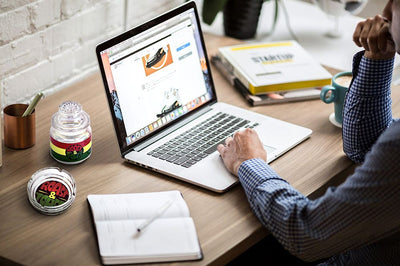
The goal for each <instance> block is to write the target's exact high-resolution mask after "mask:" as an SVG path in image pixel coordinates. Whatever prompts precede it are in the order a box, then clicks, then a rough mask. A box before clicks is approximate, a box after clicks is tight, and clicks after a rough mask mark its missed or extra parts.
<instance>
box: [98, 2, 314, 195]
mask: <svg viewBox="0 0 400 266" xmlns="http://www.w3.org/2000/svg"><path fill="white" fill-rule="evenodd" d="M96 54H97V59H98V63H99V66H100V71H101V75H102V78H103V83H104V87H105V92H106V95H107V99H108V104H109V107H110V110H111V115H112V120H113V124H114V128H115V132H116V135H117V139H118V144H119V149H120V152H121V155H122V157H123V158H124V159H125V160H127V161H128V162H131V163H133V164H136V165H139V166H142V167H145V168H147V169H150V170H152V171H155V172H158V173H162V174H165V175H167V176H171V177H174V178H178V179H180V180H184V181H187V182H189V183H192V184H195V185H198V186H201V187H203V188H206V189H209V190H212V191H215V192H224V191H227V190H228V189H229V188H231V187H232V186H233V185H234V184H236V183H237V182H238V178H237V177H235V176H233V175H232V174H230V173H229V172H228V171H227V170H226V168H225V166H224V164H223V161H222V159H221V157H220V155H219V153H218V151H217V148H216V147H217V146H218V144H219V143H224V140H225V139H226V138H227V136H230V135H232V134H233V133H234V132H236V131H238V130H241V129H242V128H246V127H250V128H254V129H255V130H256V131H257V133H258V135H259V137H260V139H261V140H262V142H263V144H264V147H265V149H266V151H267V154H268V156H267V157H268V162H271V161H273V160H275V159H276V158H278V157H279V156H280V155H282V154H284V153H285V152H287V151H289V150H290V149H291V148H293V147H294V146H296V145H298V144H299V143H301V142H302V141H304V140H305V139H307V138H308V137H309V136H310V135H311V133H312V131H311V130H310V129H308V128H304V127H301V126H298V125H294V124H291V123H287V122H285V121H281V120H278V119H274V118H272V117H268V116H265V115H261V114H258V113H255V112H252V111H248V110H245V109H242V108H238V107H235V106H233V105H229V104H226V103H223V102H219V101H218V100H217V95H216V92H215V87H214V83H213V79H212V75H211V69H210V63H209V60H208V56H207V52H206V47H205V44H204V39H203V35H202V31H201V28H200V23H199V16H198V12H197V9H196V5H195V3H194V2H187V3H185V4H183V5H181V6H179V7H177V8H175V9H173V10H171V11H169V12H167V13H164V14H162V15H160V16H158V17H156V18H154V19H152V20H150V21H148V22H146V23H144V24H142V25H140V26H137V27H135V28H133V29H131V30H129V31H127V32H124V33H122V34H120V35H118V36H116V37H114V38H112V39H110V40H107V41H105V42H103V43H101V44H99V45H98V46H97V47H96Z"/></svg>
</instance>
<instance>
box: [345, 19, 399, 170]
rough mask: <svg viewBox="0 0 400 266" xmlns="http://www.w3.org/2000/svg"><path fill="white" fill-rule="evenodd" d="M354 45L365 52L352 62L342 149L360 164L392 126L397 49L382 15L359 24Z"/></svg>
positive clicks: (354, 37) (357, 55) (354, 36)
mask: <svg viewBox="0 0 400 266" xmlns="http://www.w3.org/2000/svg"><path fill="white" fill-rule="evenodd" d="M353 41H354V43H355V44H356V45H358V46H360V47H363V48H364V49H365V52H360V53H358V54H356V55H355V57H354V61H353V81H352V84H351V85H350V88H349V91H348V93H347V96H346V101H345V106H344V110H343V149H344V152H345V153H346V154H347V156H348V157H349V158H350V159H352V160H353V161H355V162H358V163H360V162H362V161H363V160H364V157H365V154H366V153H367V152H368V151H369V150H370V149H371V146H372V145H373V144H374V143H375V141H376V139H377V138H378V137H379V136H380V134H381V133H382V132H383V131H384V130H385V129H386V128H387V127H388V126H389V125H390V123H391V122H392V113H391V99H390V85H391V81H392V71H393V62H394V54H395V45H394V42H393V39H392V37H391V34H390V32H389V23H388V20H387V19H386V18H384V17H382V16H379V15H378V16H375V17H374V18H369V19H367V20H365V21H362V22H360V23H359V24H358V25H357V27H356V29H355V31H354V35H353Z"/></svg>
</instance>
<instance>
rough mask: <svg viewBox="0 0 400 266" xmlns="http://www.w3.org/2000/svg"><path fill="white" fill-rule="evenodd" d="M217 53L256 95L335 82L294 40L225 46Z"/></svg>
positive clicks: (315, 86)
mask: <svg viewBox="0 0 400 266" xmlns="http://www.w3.org/2000/svg"><path fill="white" fill-rule="evenodd" d="M217 55H218V57H219V58H220V59H221V61H222V62H223V64H224V65H226V66H228V68H229V71H231V72H232V73H233V75H234V76H235V77H237V78H238V80H239V81H240V82H241V83H242V84H243V85H244V86H245V87H246V88H247V89H248V91H249V92H250V93H251V94H253V95H256V94H265V93H270V92H283V91H292V90H298V89H308V88H317V87H322V86H325V85H330V83H331V78H332V75H331V74H330V73H329V72H328V71H327V70H326V69H325V68H324V67H322V66H321V65H320V64H319V63H318V62H317V61H316V60H314V59H313V58H312V56H311V55H310V54H309V53H308V52H307V51H306V50H305V49H304V48H303V47H302V46H300V44H299V43H297V42H296V41H293V40H289V41H279V42H267V43H253V44H242V45H234V46H225V47H220V48H219V49H218V54H217Z"/></svg>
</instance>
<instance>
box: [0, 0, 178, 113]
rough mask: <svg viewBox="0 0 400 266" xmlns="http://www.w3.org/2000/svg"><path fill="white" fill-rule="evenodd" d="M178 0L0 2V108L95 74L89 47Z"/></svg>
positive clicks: (175, 3)
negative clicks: (39, 92)
mask: <svg viewBox="0 0 400 266" xmlns="http://www.w3.org/2000/svg"><path fill="white" fill-rule="evenodd" d="M183 2H184V0H157V1H142V0H13V1H8V0H0V54H1V55H2V56H1V57H0V88H1V106H2V108H3V107H5V106H6V105H8V104H11V103H17V102H28V101H30V100H31V99H32V97H33V96H34V95H35V94H36V93H37V92H38V91H43V92H44V93H45V94H51V93H53V92H55V91H57V90H60V89H63V88H65V87H66V86H69V85H71V84H72V83H74V82H76V81H78V80H79V79H82V78H84V77H86V76H88V75H90V74H92V73H94V72H95V71H98V68H97V62H96V58H95V46H96V45H97V44H98V43H100V42H101V41H104V40H106V39H108V38H110V37H112V36H115V35H117V34H119V33H121V32H123V31H124V30H126V29H129V28H132V27H134V26H136V25H138V24H140V23H142V22H144V21H146V20H148V19H150V18H152V17H154V16H155V15H158V14H161V13H163V12H165V11H167V10H169V9H171V8H173V7H175V6H177V5H180V4H182V3H183Z"/></svg>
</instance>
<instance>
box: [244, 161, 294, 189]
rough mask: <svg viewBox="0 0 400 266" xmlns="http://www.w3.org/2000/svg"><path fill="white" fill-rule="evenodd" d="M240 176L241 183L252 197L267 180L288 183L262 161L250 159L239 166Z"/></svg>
mask: <svg viewBox="0 0 400 266" xmlns="http://www.w3.org/2000/svg"><path fill="white" fill-rule="evenodd" d="M238 176H239V180H240V183H241V184H242V186H243V188H244V189H245V191H247V192H249V193H248V194H249V195H251V193H252V192H253V191H254V189H255V188H256V187H257V186H259V185H260V184H261V183H263V182H265V181H267V180H272V179H273V180H280V181H283V182H285V183H288V182H287V181H286V180H284V179H282V178H281V177H280V176H279V175H278V174H277V173H276V172H275V171H274V170H273V169H272V168H271V167H270V166H269V165H268V164H267V163H266V162H265V161H263V160H261V159H250V160H247V161H244V162H243V163H242V164H241V165H240V166H239V171H238Z"/></svg>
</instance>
